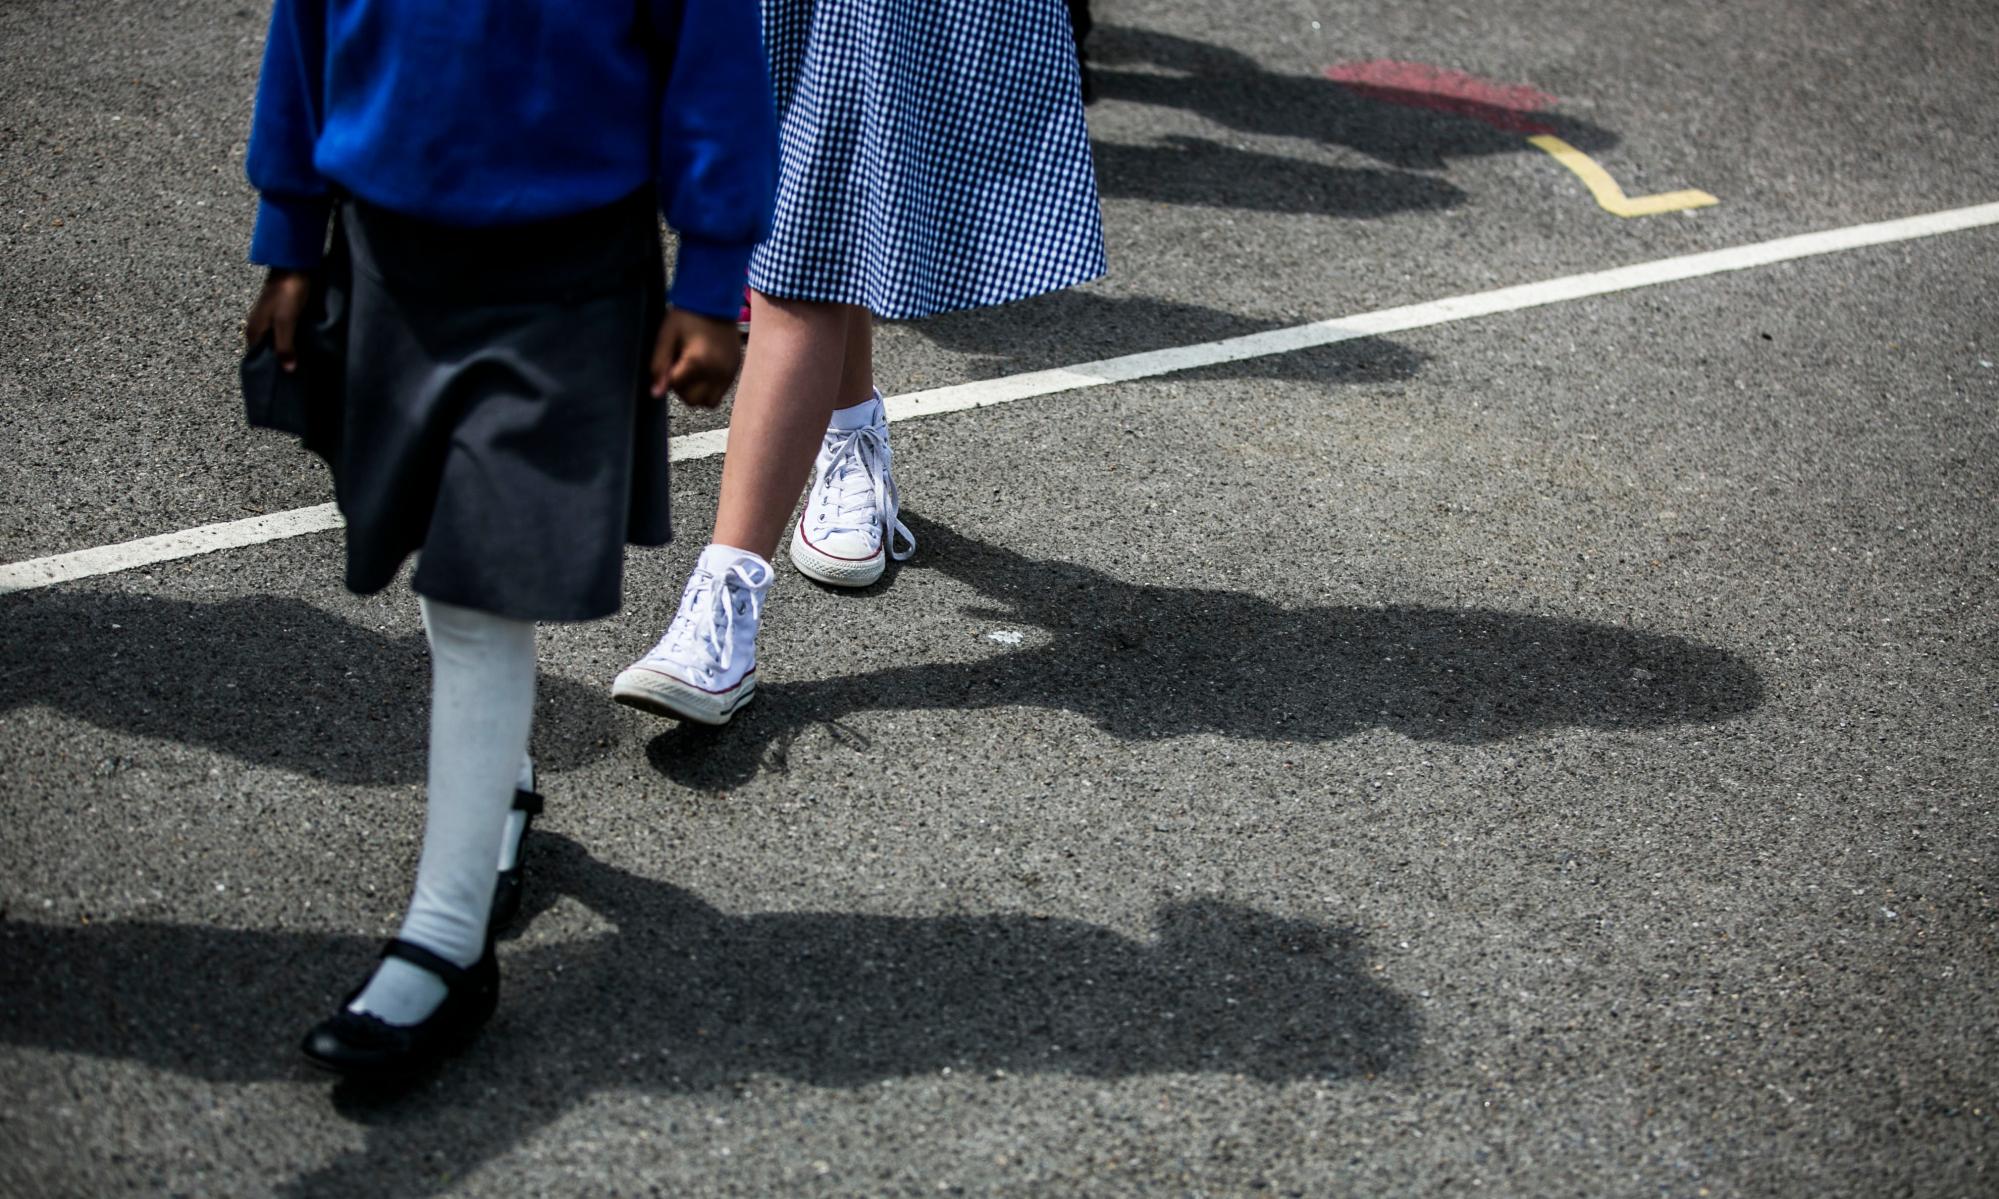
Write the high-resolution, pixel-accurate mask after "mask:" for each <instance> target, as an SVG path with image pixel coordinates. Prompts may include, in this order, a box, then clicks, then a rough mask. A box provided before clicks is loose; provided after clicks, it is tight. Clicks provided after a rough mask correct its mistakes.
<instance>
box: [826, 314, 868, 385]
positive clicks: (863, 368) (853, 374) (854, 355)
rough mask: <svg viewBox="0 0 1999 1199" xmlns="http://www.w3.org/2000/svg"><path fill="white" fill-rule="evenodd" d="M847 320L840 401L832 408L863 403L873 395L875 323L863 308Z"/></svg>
mask: <svg viewBox="0 0 1999 1199" xmlns="http://www.w3.org/2000/svg"><path fill="white" fill-rule="evenodd" d="M852 312H853V315H852V316H851V317H849V318H848V320H847V360H846V362H845V364H844V365H843V367H842V369H841V371H840V398H839V400H838V401H837V402H836V403H835V404H834V405H833V406H834V407H835V408H852V407H853V406H854V405H856V404H865V403H867V402H868V400H869V399H870V398H871V397H873V395H874V394H875V321H874V317H873V316H872V315H870V314H869V313H868V311H867V309H865V308H855V309H853V310H852Z"/></svg>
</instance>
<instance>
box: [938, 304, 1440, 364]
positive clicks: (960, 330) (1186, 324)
mask: <svg viewBox="0 0 1999 1199" xmlns="http://www.w3.org/2000/svg"><path fill="white" fill-rule="evenodd" d="M1306 319H1308V318H1306V317H1305V316H1303V315H1302V314H1298V315H1294V316H1293V317H1292V318H1290V319H1285V320H1257V319H1253V318H1250V317H1244V316H1237V315H1234V314H1232V313H1227V312H1222V311H1220V310H1218V309H1214V308H1206V307H1203V306H1201V305H1199V304H1181V303H1175V302H1174V301H1171V300H1160V299H1155V298H1153V297H1151V296H1107V295H1103V294H1100V293H1098V292H1093V291H1077V290H1070V291H1057V292H1050V293H1048V294H1047V295H1042V296H1036V297H1034V298H1033V299H1029V300H1021V301H1019V302H1018V303H1014V304H1008V305H1006V306H1004V307H1001V308H980V309H974V310H971V311H967V312H954V313H950V314H948V315H945V316H937V317H928V318H925V319H924V320H922V321H918V322H914V323H913V325H912V327H913V328H914V329H915V330H916V332H918V333H919V334H921V335H922V336H923V337H924V338H925V339H927V340H929V341H930V342H932V343H934V344H936V345H939V346H942V347H944V348H945V349H949V350H956V351H959V352H961V353H968V354H978V355H982V356H984V357H985V358H986V359H988V360H989V363H988V365H989V366H990V367H991V368H992V370H993V372H994V373H1006V374H1014V373H1018V372H1024V371H1036V370H1046V369H1048V368H1050V367H1057V366H1073V365H1075V364H1076V363H1078V362H1085V361H1090V360H1093V359H1097V358H1112V357H1116V356H1118V355H1121V354H1135V353H1138V352H1140V351H1143V350H1156V349H1165V348H1168V347H1172V346H1184V345H1192V344H1195V343H1197V342H1207V341H1216V340H1220V339H1222V338H1229V337H1242V336H1245V335H1247V334H1251V333H1262V332H1265V331H1267V330H1270V329H1276V328H1281V327H1284V326H1288V325H1296V324H1299V323H1301V322H1302V321H1304V320H1306ZM1429 360H1430V356H1429V355H1428V354H1425V353H1423V352H1422V351H1420V350H1413V349H1410V348H1409V347H1408V346H1405V345H1402V344H1401V343H1399V342H1394V341H1389V340H1388V339H1386V338H1381V337H1366V338H1361V339H1358V340H1355V341H1344V342H1338V343H1335V344H1333V345H1329V346H1322V347H1319V348H1317V349H1310V350H1293V351H1289V352H1287V353H1283V354H1269V355H1265V356H1263V357H1261V358H1245V359H1241V360H1239V361H1236V362H1224V363H1218V364H1216V365H1214V366H1211V367H1203V368H1201V370H1200V371H1199V372H1198V373H1197V372H1191V371H1190V372H1182V373H1180V374H1178V375H1176V376H1175V378H1177V379H1182V380H1185V379H1189V378H1213V379H1284V380H1291V381H1297V382H1306V383H1313V384H1317V385H1321V386H1326V387H1335V386H1340V385H1342V384H1350V383H1394V382H1400V381H1402V380H1406V379H1413V378H1415V377H1416V375H1417V372H1419V371H1421V370H1422V369H1423V366H1424V364H1425V363H1427V362H1428V361H1429Z"/></svg>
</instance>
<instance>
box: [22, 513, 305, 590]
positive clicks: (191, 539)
mask: <svg viewBox="0 0 1999 1199" xmlns="http://www.w3.org/2000/svg"><path fill="white" fill-rule="evenodd" d="M340 524H341V521H340V513H339V512H337V511H335V510H334V507H333V505H332V504H317V505H314V506H313V507H310V508H293V509H291V510H290V511H287V512H274V513H272V514H271V515H269V516H252V517H248V518H246V519H244V520H228V521H223V522H222V523H221V524H219V525H202V526H201V527H200V528H197V529H182V530H181V531H180V532H178V533H162V534H160V535H159V536H157V537H142V538H140V539H139V540H137V541H126V542H122V543H120V544H118V545H104V546H99V547H97V548H96V549H90V550H77V551H76V552H75V553H73V554H56V555H55V556H53V557H49V558H31V559H29V560H28V561H26V562H15V563H11V564H9V565H7V566H0V595H5V594H7V593H8V592H10V591H30V590H33V589H34V588H36V587H52V586H54V585H55V584H57V583H67V582H69V581H70V580H72V579H87V578H90V577H91V576H93V575H108V574H116V573H117V572H119V571H121V570H131V569H133V568H135V567H139V566H151V565H152V564H153V563H155V562H172V561H173V560H175V559H176V558H192V557H194V556H195V555H197V554H212V553H214V552H215V551H216V550H230V549H236V548H238V547H239V546H245V545H256V544H258V543H259V542H264V541H278V540H281V539H283V538H286V537H300V536H303V535H304V534H307V533H319V532H323V531H325V530H327V529H337V528H339V527H340Z"/></svg>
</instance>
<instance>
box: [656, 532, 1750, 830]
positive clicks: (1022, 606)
mask: <svg viewBox="0 0 1999 1199" xmlns="http://www.w3.org/2000/svg"><path fill="white" fill-rule="evenodd" d="M902 516H903V519H904V520H905V521H906V522H907V523H908V524H909V527H910V529H911V530H912V531H913V532H915V534H916V537H917V541H918V543H919V544H920V545H921V546H922V549H921V551H920V552H919V554H918V556H917V558H916V560H915V561H914V562H912V563H910V564H909V565H906V566H904V567H903V569H905V570H907V569H912V568H915V569H928V570H937V571H941V572H943V573H944V574H947V575H949V576H951V577H952V578H954V579H957V580H958V581H960V582H962V583H964V584H966V585H967V586H969V587H971V588H972V589H973V590H975V591H976V592H978V593H979V594H980V595H981V596H982V597H984V599H985V600H986V601H987V605H989V606H980V607H974V608H969V609H967V610H966V615H968V616H970V617H973V618H976V619H979V620H983V621H991V622H993V623H995V624H999V625H1002V626H1008V627H1013V628H1016V629H1039V630H1041V631H1042V632H1043V633H1044V634H1045V637H1036V638H1034V641H1036V642H1039V644H1033V645H1031V647H1030V648H1023V649H1020V650H1016V651H1013V652H1002V653H996V654H994V655H992V656H990V657H986V658H981V659H979V660H977V661H974V662H954V663H942V664H939V663H926V664H917V665H910V666H902V667H895V668H892V669H889V670H881V671H876V672H874V673H871V674H864V675H854V676H848V677H843V678H834V679H826V680H823V681H819V682H808V683H782V682H779V683H770V684H766V685H765V686H763V687H760V688H758V693H757V700H756V702H755V703H754V704H752V705H750V706H749V707H747V708H745V709H743V711H742V712H741V713H740V714H739V715H737V717H736V718H735V720H734V721H732V722H731V723H730V724H728V725H727V726H724V727H723V728H720V729H710V728H705V727H696V726H690V725H676V726H674V727H673V728H672V729H671V730H669V731H667V732H664V733H662V734H660V735H659V736H657V737H655V738H653V740H652V742H651V743H650V744H649V745H648V746H647V757H648V759H649V760H650V761H651V762H652V764H653V767H654V769H656V770H658V771H659V772H660V773H662V774H664V775H666V776H668V777H669V778H672V779H673V780H674V781H676V782H679V783H681V784H683V785H686V786H690V787H696V788H701V789H707V790H726V789H728V788H730V787H733V786H736V785H737V784H740V783H741V782H742V781H743V780H745V779H747V778H750V777H752V776H754V775H756V774H757V773H759V772H760V771H762V770H765V769H771V768H775V769H782V768H783V767H784V765H785V761H786V756H785V755H786V749H787V747H788V746H789V745H790V743H791V741H792V739H793V738H794V737H796V736H797V734H798V733H800V732H801V731H803V730H805V729H807V728H811V727H813V726H824V727H827V728H828V729H829V730H830V731H831V732H832V733H833V735H834V736H835V737H836V738H839V739H845V740H851V739H853V738H855V737H856V736H857V734H855V733H853V732H852V730H851V729H849V728H847V727H846V726H845V725H844V724H843V721H844V720H845V719H846V718H847V717H850V716H852V715H854V714H856V713H861V712H869V711H909V710H916V709H925V708H946V709H969V710H976V709H981V708H997V707H1035V708H1051V709H1058V710H1062V711H1068V712H1074V713H1077V714H1078V715H1081V716H1085V717H1088V718H1089V720H1090V721H1091V722H1092V723H1094V724H1095V725H1096V726H1097V727H1098V728H1100V729H1102V730H1104V731H1105V732H1106V733H1109V734H1111V735H1112V736H1115V737H1119V738H1123V739H1125V740H1131V741H1150V740H1157V739H1161V738H1166V737H1178V736H1185V735H1188V734H1193V733H1204V732H1212V733H1218V734H1221V735H1223V736H1226V737H1234V738H1242V739H1249V740H1258V741H1286V742H1317V741H1330V740H1333V739H1335V738H1339V737H1345V736H1348V735H1350V734H1352V733H1355V732H1358V731H1359V730H1361V729H1366V728H1374V727H1381V728H1387V729H1391V730H1393V731H1395V732H1397V733H1401V734H1402V735H1403V736H1406V737H1411V738H1415V739H1417V740H1422V741H1449V742H1456V743H1460V744H1475V743H1479V742H1487V741H1498V740H1503V739H1505V738H1508V737H1515V736H1519V735H1521V734H1523V733H1528V732H1532V731H1534V730H1536V729H1542V728H1555V727H1565V726H1574V727H1584V728H1602V729H1645V728H1660V727H1665V726H1668V725H1675V724H1688V723H1697V724H1706V723H1712V722H1715V721H1719V720H1726V719H1728V718H1730V717H1733V716H1739V715H1741V714H1742V713H1745V712H1748V711H1751V710H1752V709H1754V708H1755V707H1757V705H1758V704H1760V703H1761V702H1762V697H1763V688H1762V683H1761V681H1760V680H1759V678H1758V676H1757V674H1756V671H1755V669H1754V668H1752V667H1751V666H1750V665H1749V664H1748V663H1747V662H1745V661H1743V660H1742V659H1741V658H1738V657H1736V656H1735V655H1733V654H1731V653H1728V652H1727V651H1726V650H1721V649H1717V648H1715V647H1713V646H1708V645H1703V644H1701V643H1700V642H1697V641H1690V640H1688V639H1686V638H1683V637H1675V636H1672V635H1670V634H1663V633H1647V632H1641V631H1638V630H1635V629H1626V628H1617V627H1614V626H1610V625H1600V624H1591V623H1589V622H1587V621H1579V620H1565V619H1561V618H1558V617H1548V616H1528V615H1520V614H1516V613H1510V612H1496V611H1492V610H1489V609H1481V608H1470V609H1454V608H1422V607H1414V606H1397V607H1383V608H1344V607H1342V608H1287V607H1284V606H1282V605H1279V604H1274V603H1271V602H1270V601H1268V600H1264V599H1260V598H1258V597H1257V596H1253V595H1245V594H1242V593H1239V592H1233V591H1214V590H1207V589H1201V588H1186V587H1154V586H1147V585H1144V584H1137V583H1128V582H1125V581H1124V580H1122V579H1116V578H1112V577H1111V576H1109V575H1106V574H1104V573H1102V572H1101V571H1095V570H1091V569H1090V568H1089V567H1087V566H1079V565H1076V564H1075V563H1071V562H1043V561H1035V560H1031V559H1028V558H1025V557H1023V556H1021V555H1019V554H1016V553H1013V552H1012V551H1010V550H1006V549H1003V548H1000V547H998V546H994V545H989V544H987V543H985V542H982V541H978V540H975V539H973V538H970V537H965V536H962V535H960V534H958V533H955V532H953V531H951V530H950V529H948V528H945V527H944V526H942V525H939V524H936V523H935V522H932V521H927V520H924V519H922V518H921V517H918V516H915V515H912V514H911V513H909V512H907V511H905V512H904V513H903V514H902ZM1030 636H1032V635H1031V634H1030Z"/></svg>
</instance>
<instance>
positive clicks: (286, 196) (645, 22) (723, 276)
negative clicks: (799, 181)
mask: <svg viewBox="0 0 1999 1199" xmlns="http://www.w3.org/2000/svg"><path fill="white" fill-rule="evenodd" d="M248 171H249V176H250V183H251V184H252V185H253V186H254V187H256V189H257V190H258V191H259V192H260V193H261V194H262V200H261V202H260V203H259V205H258V209H257V227H256V231H255V233H253V234H252V235H251V239H250V260H251V261H252V262H256V263H260V264H263V265H265V266H271V267H286V268H293V269H301V270H303V269H308V268H310V267H313V266H315V265H317V264H318V262H319V259H320V254H321V248H322V246H323V244H324V242H325V239H326V228H327V220H328V217H329V215H330V212H331V208H332V202H333V195H334V194H335V193H336V192H345V193H348V194H350V195H353V196H355V197H358V198H359V199H362V200H365V201H367V202H369V203H371V204H375V205H377V206H379V207H382V208H386V209H389V210H391V211H393V212H398V213H402V214H404V215H407V216H412V217H417V218H421V219H424V220H431V221H437V222H440V223H443V224H450V225H464V226H474V227H490V226H504V225H510V224H520V223H523V222H528V221H535V220H541V219H544V218H549V217H558V216H567V215H570V214H573V213H578V212H583V211H587V210H589V209H592V208H598V207H601V206H603V205H606V204H609V203H612V202H613V201H616V200H619V199H622V198H624V197H625V196H628V195H630V194H631V193H633V192H634V191H637V190H638V189H639V188H640V187H642V186H644V185H645V184H646V182H647V181H648V180H651V181H652V182H653V183H654V185H655V186H656V187H657V189H658V193H659V205H660V210H661V211H662V212H663V213H664V214H665V216H666V220H667V224H669V225H671V226H672V227H673V229H674V230H675V232H677V233H678V234H679V235H680V252H679V259H678V264H677V267H676V269H675V272H674V281H673V290H672V294H671V300H672V303H673V304H675V305H676V306H678V307H682V308H687V309H691V310H693V311H695V312H700V313H705V314H707V315H710V316H719V317H727V318H731V319H733V318H734V317H735V315H736V311H737V308H738V307H739V306H740V304H741V302H742V289H743V272H744V268H745V266H746V265H747V263H748V261H749V255H750V250H751V249H752V248H753V247H755V245H756V243H757V242H759V241H761V240H762V239H763V236H764V234H765V233H766V232H768V231H769V226H770V215H771V205H772V198H773V195H774V194H775V190H776V182H777V122H776V117H775V116H774V115H773V113H772V109H771V90H770V84H769V77H768V75H767V74H766V68H765V66H764V57H763V39H762V35H761V32H760V30H759V24H758V4H757V0H277V3H276V6H275V7H274V9H273V10H272V13H271V32H270V38H269V40H268V41H267V42H266V43H265V47H264V69H263V74H262V76H261V77H260V78H259V80H258V83H257V110H256V117H255V119H254V121H253V123H252V125H251V130H250V151H249V156H248Z"/></svg>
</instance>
